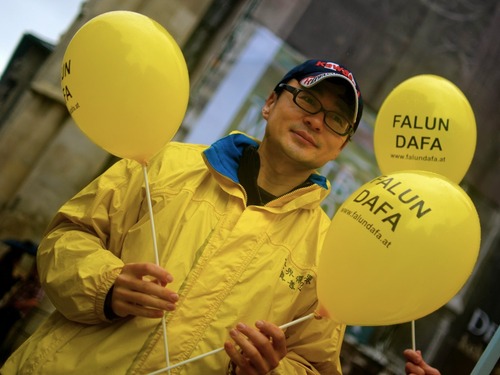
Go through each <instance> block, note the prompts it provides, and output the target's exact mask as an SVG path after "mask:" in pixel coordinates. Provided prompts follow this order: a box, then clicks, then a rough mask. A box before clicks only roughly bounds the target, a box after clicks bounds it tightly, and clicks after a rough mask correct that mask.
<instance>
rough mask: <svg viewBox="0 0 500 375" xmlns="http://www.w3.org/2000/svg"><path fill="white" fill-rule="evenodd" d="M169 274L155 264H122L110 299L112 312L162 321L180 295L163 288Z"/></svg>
mask: <svg viewBox="0 0 500 375" xmlns="http://www.w3.org/2000/svg"><path fill="white" fill-rule="evenodd" d="M173 280H174V278H173V277H172V275H171V274H170V273H168V272H167V271H166V270H164V269H163V268H162V267H160V266H158V265H156V264H154V263H129V264H125V266H124V267H123V269H122V272H121V273H120V275H118V277H117V279H116V281H115V284H114V288H113V295H112V297H111V308H112V309H113V312H114V313H115V314H116V315H118V316H120V317H125V316H128V315H134V316H142V317H145V318H161V317H162V316H163V314H164V312H165V311H172V310H175V303H176V302H177V301H178V299H179V296H178V295H177V293H175V292H173V291H172V290H170V289H167V288H165V287H166V285H167V284H168V283H171V282H172V281H173Z"/></svg>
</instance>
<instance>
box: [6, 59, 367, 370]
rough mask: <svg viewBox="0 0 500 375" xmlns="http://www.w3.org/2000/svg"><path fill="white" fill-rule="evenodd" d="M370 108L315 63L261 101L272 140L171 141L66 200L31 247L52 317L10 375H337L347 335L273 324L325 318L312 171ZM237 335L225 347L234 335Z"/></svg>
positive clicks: (341, 78)
mask: <svg viewBox="0 0 500 375" xmlns="http://www.w3.org/2000/svg"><path fill="white" fill-rule="evenodd" d="M361 114H362V100H361V95H360V92H359V88H358V85H357V84H356V81H355V80H354V77H353V76H352V74H351V73H350V72H349V71H348V70H347V69H345V68H343V67H342V66H340V65H338V64H336V63H332V62H328V61H321V60H309V61H306V62H305V63H303V64H301V65H299V66H298V67H296V68H294V69H292V70H291V71H290V72H289V73H287V75H285V77H284V78H283V79H282V81H280V82H279V83H278V85H277V86H276V88H275V90H274V91H273V92H272V93H271V94H270V95H269V97H268V98H267V100H266V102H265V105H264V107H263V109H262V116H263V117H264V119H265V120H267V128H266V134H265V136H264V139H263V140H262V142H260V143H259V142H258V141H257V140H255V139H252V138H250V137H248V136H246V135H244V134H241V133H234V134H231V135H229V136H227V137H225V138H223V139H221V140H219V141H217V142H215V143H214V144H213V145H212V146H210V147H208V148H207V147H206V146H201V145H191V144H180V143H175V142H172V143H170V144H169V145H168V146H167V147H165V149H164V150H163V151H162V152H161V153H160V154H159V155H157V156H156V157H155V158H154V159H153V160H152V161H151V163H150V165H149V166H148V175H149V177H148V180H149V183H150V186H151V200H152V206H153V212H154V220H155V225H156V228H157V243H158V249H159V264H160V265H159V266H158V265H156V264H155V256H154V252H153V240H152V235H151V226H150V224H151V223H150V222H149V216H148V208H147V207H148V206H147V204H146V202H147V200H146V198H145V189H144V179H143V176H142V169H141V166H140V165H139V164H138V163H135V162H133V161H127V160H122V161H120V162H118V163H117V164H116V165H114V166H113V167H112V168H110V170H108V171H107V172H105V173H104V174H103V175H102V176H100V177H99V178H98V179H96V180H95V181H94V182H92V183H91V184H90V185H89V186H87V187H86V188H85V189H84V190H83V191H82V192H80V193H79V194H77V195H76V196H75V197H74V198H73V199H71V200H70V201H69V202H68V203H67V204H65V205H64V206H63V207H62V208H61V209H60V211H59V212H58V214H57V215H56V217H55V218H54V220H53V222H52V223H51V225H50V227H49V230H48V232H47V234H46V236H45V238H44V239H43V241H42V243H41V245H40V249H39V252H38V262H39V269H40V277H41V280H42V282H43V284H44V287H45V289H46V292H47V294H48V295H49V296H50V298H51V300H52V302H53V303H54V305H55V307H56V309H57V311H56V312H55V313H54V314H53V315H52V316H51V317H49V319H48V320H47V322H46V323H45V324H44V325H43V326H42V327H41V328H40V329H39V330H38V331H37V332H36V333H35V334H34V335H33V336H32V337H31V338H30V339H29V340H28V342H27V343H25V345H23V346H22V347H21V348H20V349H19V350H18V351H17V352H16V353H15V354H14V355H13V356H12V357H11V358H10V359H9V361H8V362H7V363H6V364H5V366H4V367H3V369H2V372H1V373H2V374H4V375H5V374H13V373H17V374H27V373H37V374H63V373H64V374H67V373H75V374H77V373H85V374H87V373H95V374H100V373H113V374H114V373H116V374H125V373H127V374H146V373H150V372H155V371H157V370H160V369H162V368H164V367H165V365H166V353H165V343H164V341H163V339H162V321H161V319H160V318H161V317H162V316H163V315H164V314H165V322H166V327H167V332H168V334H167V338H168V357H169V361H170V363H171V364H175V363H179V362H182V361H185V360H187V359H189V358H193V357H196V356H198V355H202V354H203V353H207V352H210V351H212V350H214V349H217V348H219V347H221V346H222V345H224V349H225V351H220V352H218V353H215V354H213V355H210V356H206V357H204V358H203V359H200V360H197V361H194V362H191V363H188V364H185V365H183V366H180V367H177V368H175V369H173V370H171V373H172V374H190V375H192V374H204V375H210V374H224V373H231V374H238V375H243V374H268V373H272V374H287V375H288V374H317V373H321V374H340V373H341V366H340V362H339V355H340V347H341V343H342V339H343V335H344V329H345V327H344V326H343V325H339V324H335V323H334V322H332V321H331V320H329V319H310V320H306V321H304V322H302V323H300V324H297V325H294V326H292V327H289V328H287V329H286V330H285V331H283V330H281V329H280V328H279V326H280V325H282V324H284V323H287V322H290V321H293V320H294V319H297V318H300V317H303V316H307V315H308V314H311V313H313V312H314V311H315V310H316V309H317V307H318V300H317V295H316V276H317V274H316V273H317V265H318V259H319V251H320V249H321V244H322V241H323V238H324V235H325V232H326V230H327V228H328V226H329V224H330V219H329V218H328V217H327V215H326V214H325V213H324V212H323V211H322V209H321V208H320V202H321V201H322V200H323V199H324V198H325V197H326V196H327V195H328V192H329V183H328V181H327V180H326V179H325V178H324V177H323V176H320V175H319V174H317V173H316V169H317V168H319V167H321V166H322V165H324V164H325V163H326V162H328V161H329V160H332V159H335V158H336V157H337V156H338V155H339V153H340V152H341V150H342V149H343V148H344V147H345V146H346V144H347V143H348V141H349V138H350V137H351V136H352V135H353V134H354V132H355V130H356V128H357V126H358V124H359V121H360V118H361ZM229 337H230V338H231V339H228V338H229Z"/></svg>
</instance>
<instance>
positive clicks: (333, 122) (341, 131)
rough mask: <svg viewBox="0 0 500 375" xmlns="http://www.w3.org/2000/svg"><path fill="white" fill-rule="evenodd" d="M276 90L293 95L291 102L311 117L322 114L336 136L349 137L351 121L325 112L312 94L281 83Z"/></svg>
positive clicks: (351, 128) (330, 112)
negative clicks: (282, 90)
mask: <svg viewBox="0 0 500 375" xmlns="http://www.w3.org/2000/svg"><path fill="white" fill-rule="evenodd" d="M278 88H280V89H284V90H286V91H288V92H289V93H291V94H293V102H294V103H295V104H296V105H297V107H299V108H300V109H303V110H304V111H306V112H307V113H310V114H311V115H315V114H316V113H319V112H323V113H324V114H325V116H324V118H323V121H324V123H325V124H326V126H328V128H329V129H330V130H331V131H333V132H334V133H337V134H338V135H348V134H349V135H351V134H352V130H353V126H352V123H351V121H349V120H348V119H346V118H345V117H344V116H343V115H341V114H340V113H338V112H335V111H327V110H326V109H324V108H323V105H322V104H321V102H320V101H319V99H318V98H316V97H315V96H314V95H313V94H311V93H310V92H308V91H305V90H301V89H298V88H296V87H293V86H290V85H287V84H285V83H281V84H280V85H278Z"/></svg>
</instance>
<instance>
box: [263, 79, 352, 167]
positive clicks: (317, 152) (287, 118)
mask: <svg viewBox="0 0 500 375" xmlns="http://www.w3.org/2000/svg"><path fill="white" fill-rule="evenodd" d="M288 84H289V85H290V86H293V87H296V88H302V87H301V86H300V84H299V83H298V82H297V81H296V80H292V81H290V82H288ZM308 90H309V91H310V92H311V93H313V94H314V96H315V97H316V98H317V99H319V100H320V101H321V104H322V106H323V108H324V109H326V110H328V111H337V112H340V113H342V114H344V116H345V117H346V118H352V112H351V111H350V109H349V107H348V105H347V104H346V102H345V101H344V100H343V99H342V97H343V96H344V95H345V94H346V92H345V90H346V88H345V87H343V86H340V85H336V84H335V83H333V82H330V81H323V82H320V83H318V84H317V85H316V86H314V87H312V88H311V89H308ZM262 114H263V117H264V118H265V119H266V120H267V127H266V135H265V137H264V141H263V145H264V146H265V150H266V151H265V152H268V153H270V154H271V155H272V158H273V160H278V161H279V162H287V163H292V164H296V167H298V168H300V169H308V170H314V169H317V168H320V167H322V166H323V165H324V164H326V163H327V162H328V161H330V160H333V159H335V158H336V157H337V156H338V155H339V153H340V151H342V149H343V148H344V146H345V145H346V143H347V138H348V136H347V135H345V136H340V135H338V134H336V133H334V132H333V131H332V130H330V129H329V128H328V127H327V126H326V124H325V123H324V121H323V119H324V113H323V112H319V113H316V114H310V113H307V112H306V111H304V110H303V109H301V108H299V107H298V106H297V105H296V104H295V103H294V101H293V94H292V93H290V92H288V91H285V90H284V91H282V92H281V94H280V95H279V96H278V95H277V94H276V93H275V92H273V93H272V94H271V95H270V96H269V98H268V99H267V100H266V103H265V105H264V107H263V110H262Z"/></svg>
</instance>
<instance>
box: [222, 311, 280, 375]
mask: <svg viewBox="0 0 500 375" xmlns="http://www.w3.org/2000/svg"><path fill="white" fill-rule="evenodd" d="M255 326H256V327H257V329H255V328H252V327H248V326H247V325H245V324H243V323H238V325H237V326H236V328H233V329H232V330H231V331H230V332H229V334H230V336H231V338H232V339H233V340H234V343H233V342H231V341H227V342H226V343H225V344H224V349H225V350H226V353H227V354H228V355H229V357H230V358H231V361H232V362H233V364H234V367H235V368H236V374H237V375H261V374H262V375H263V374H267V373H268V372H269V371H271V370H272V369H274V368H276V367H277V366H278V365H279V363H280V361H281V359H282V358H283V357H284V356H285V355H286V352H287V351H286V340H285V334H284V332H283V331H282V330H281V329H280V328H279V327H277V326H275V325H274V324H271V323H269V322H265V321H258V322H256V323H255ZM236 345H237V346H238V348H237V347H236Z"/></svg>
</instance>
